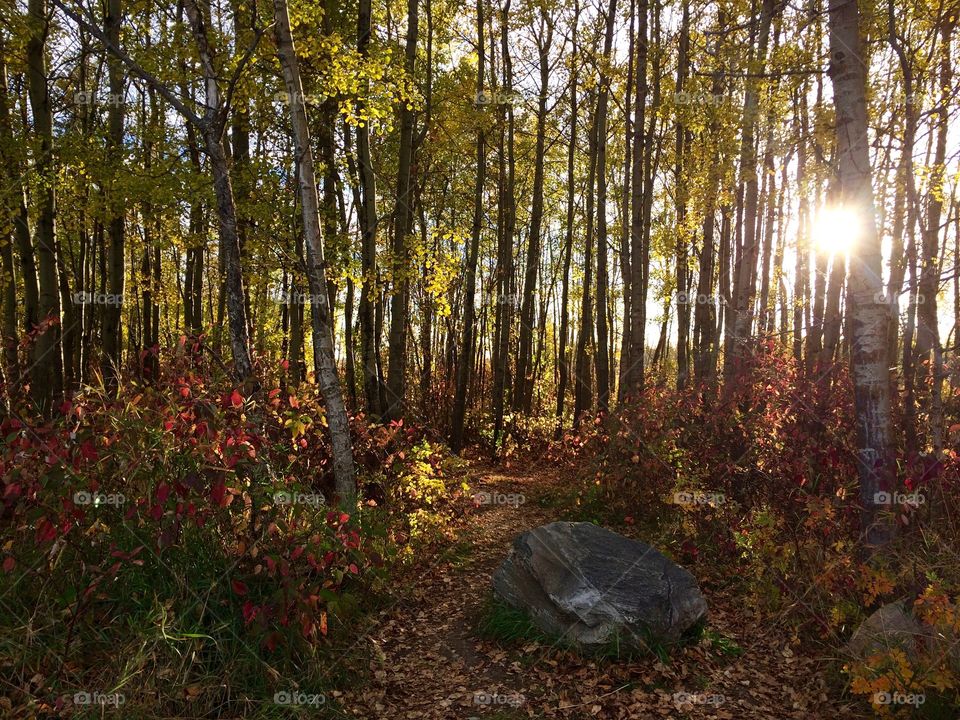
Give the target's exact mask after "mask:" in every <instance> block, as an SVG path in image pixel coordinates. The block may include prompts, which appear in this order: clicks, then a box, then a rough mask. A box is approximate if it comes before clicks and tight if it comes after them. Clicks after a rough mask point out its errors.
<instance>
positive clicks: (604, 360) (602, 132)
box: [596, 0, 617, 413]
mask: <svg viewBox="0 0 960 720" xmlns="http://www.w3.org/2000/svg"><path fill="white" fill-rule="evenodd" d="M616 15H617V0H610V6H609V8H608V9H607V28H606V34H605V35H604V38H603V58H604V62H603V67H604V68H606V67H607V66H608V65H609V62H610V52H611V48H612V46H613V25H614V21H615V20H616ZM609 94H610V80H609V78H608V77H607V76H606V71H603V72H601V74H600V94H599V97H598V99H597V119H596V124H597V130H596V143H597V170H596V173H597V356H596V367H597V404H598V405H599V408H600V412H604V413H605V412H607V411H608V410H609V409H610V356H609V347H608V343H609V337H608V328H607V284H608V281H607V102H608V96H609Z"/></svg>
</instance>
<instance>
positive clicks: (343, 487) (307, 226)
mask: <svg viewBox="0 0 960 720" xmlns="http://www.w3.org/2000/svg"><path fill="white" fill-rule="evenodd" d="M273 11H274V34H275V36H276V42H277V55H278V56H279V58H280V65H281V68H282V69H283V80H284V82H285V83H286V86H287V96H288V98H289V106H290V123H291V125H292V127H293V141H294V146H295V150H294V152H295V153H296V156H297V161H298V162H299V164H300V177H299V180H300V204H301V208H302V211H303V230H304V238H305V240H306V249H307V282H308V284H309V287H310V316H311V319H312V321H313V357H314V365H315V367H316V370H317V380H318V382H319V385H320V392H321V394H322V395H323V402H324V405H325V406H326V410H327V426H328V427H329V429H330V444H331V446H332V448H333V475H334V479H335V481H336V486H337V495H338V496H339V498H340V502H341V503H342V504H344V505H346V506H351V507H352V506H353V505H354V504H355V501H356V493H357V488H356V481H355V478H354V473H355V471H354V465H353V447H352V445H351V442H350V423H349V420H348V418H347V409H346V406H345V405H344V403H343V392H342V390H341V387H340V378H339V377H338V375H337V366H336V360H335V358H334V352H333V328H332V327H331V324H330V319H331V313H330V304H329V296H328V295H327V286H326V282H325V278H324V272H323V263H324V259H323V243H322V242H321V238H320V200H319V197H318V195H317V180H316V173H315V171H314V166H313V150H312V147H311V144H310V128H309V125H308V124H307V110H306V106H305V105H304V96H303V85H302V83H301V81H300V65H299V62H298V60H297V53H296V48H295V47H294V44H293V36H292V35H291V33H290V15H289V12H288V10H287V2H286V0H274V3H273Z"/></svg>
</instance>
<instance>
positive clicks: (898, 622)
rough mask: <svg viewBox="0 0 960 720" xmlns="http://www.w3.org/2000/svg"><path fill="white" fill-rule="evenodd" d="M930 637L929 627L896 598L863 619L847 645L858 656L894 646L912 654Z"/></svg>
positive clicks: (928, 640) (865, 655)
mask: <svg viewBox="0 0 960 720" xmlns="http://www.w3.org/2000/svg"><path fill="white" fill-rule="evenodd" d="M931 638H932V632H931V628H929V627H925V626H923V625H922V624H921V623H920V621H919V620H917V619H916V618H915V617H914V616H913V614H912V613H911V612H910V610H909V609H907V607H906V605H905V603H904V602H903V601H899V602H892V603H889V604H887V605H884V606H883V607H881V608H880V609H879V610H877V611H875V612H874V613H873V614H872V615H871V616H870V617H868V618H867V619H866V620H864V621H863V623H862V624H861V625H860V627H858V628H857V630H856V632H855V633H853V637H852V638H850V643H849V644H848V646H847V649H848V650H849V651H850V652H851V653H852V654H853V655H855V656H857V657H860V658H865V657H867V656H869V655H871V654H873V653H877V652H883V651H885V650H889V649H893V648H897V649H900V650H903V651H905V652H906V653H907V654H908V655H909V656H911V657H913V656H915V655H916V651H917V647H918V646H921V647H922V646H925V645H928V644H929V642H930V639H931Z"/></svg>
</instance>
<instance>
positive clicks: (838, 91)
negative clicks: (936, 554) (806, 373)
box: [828, 0, 894, 549]
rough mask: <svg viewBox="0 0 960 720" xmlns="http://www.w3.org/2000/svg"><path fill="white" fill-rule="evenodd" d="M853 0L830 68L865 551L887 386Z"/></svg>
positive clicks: (840, 17)
mask: <svg viewBox="0 0 960 720" xmlns="http://www.w3.org/2000/svg"><path fill="white" fill-rule="evenodd" d="M859 20H860V11H859V5H858V2H857V0H830V67H829V69H828V73H829V75H830V78H831V80H832V81H833V101H834V106H835V108H836V122H837V131H836V140H837V157H838V160H839V163H838V166H839V181H840V187H839V191H840V199H841V200H842V201H843V203H844V204H845V206H847V207H848V209H850V210H851V211H852V212H855V213H856V214H857V217H858V220H859V222H860V238H859V240H860V242H859V245H858V248H857V252H856V254H855V255H854V256H852V257H851V258H850V282H849V288H850V289H849V301H850V302H849V304H850V307H851V310H852V341H853V343H852V344H853V347H852V356H851V366H852V367H851V371H852V375H853V386H854V407H855V408H856V415H857V447H858V450H859V458H858V466H859V475H860V501H861V503H862V506H863V512H862V517H861V527H862V532H863V541H864V543H865V546H866V548H868V549H871V548H876V547H879V546H882V545H884V544H886V543H888V542H889V541H890V540H891V538H892V536H893V532H894V526H893V524H892V522H890V513H889V512H881V511H889V509H890V508H889V505H890V500H889V495H888V494H884V493H889V492H890V491H892V490H893V484H894V460H893V454H892V450H893V441H892V433H891V426H890V382H889V378H888V374H887V372H888V371H887V368H888V367H889V355H888V352H887V323H888V322H889V319H890V318H889V315H888V312H887V309H886V307H885V306H884V305H883V304H881V303H878V302H876V300H875V296H876V295H877V293H881V292H882V290H883V286H882V284H881V275H880V263H881V255H880V238H879V235H878V234H877V227H876V216H875V209H874V202H873V187H872V185H871V182H872V179H871V174H872V173H871V170H870V145H869V136H868V123H867V102H866V77H865V72H866V70H865V68H866V66H865V65H864V56H863V53H862V51H861V47H862V45H861V37H860V27H859Z"/></svg>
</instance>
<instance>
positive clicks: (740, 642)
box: [335, 466, 867, 720]
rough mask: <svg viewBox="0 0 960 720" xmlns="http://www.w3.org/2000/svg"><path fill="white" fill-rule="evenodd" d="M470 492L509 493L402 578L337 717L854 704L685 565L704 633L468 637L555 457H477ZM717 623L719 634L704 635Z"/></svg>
mask: <svg viewBox="0 0 960 720" xmlns="http://www.w3.org/2000/svg"><path fill="white" fill-rule="evenodd" d="M468 481H469V482H470V485H471V492H474V493H476V492H490V493H501V494H504V495H506V494H511V493H514V494H522V495H523V496H524V502H522V503H520V504H517V505H510V504H489V505H481V506H479V507H477V508H476V510H475V511H474V512H473V513H472V514H471V515H469V516H468V517H467V522H466V526H465V527H464V529H463V531H462V532H461V533H460V535H459V539H458V541H457V542H455V543H454V544H453V545H452V546H451V547H450V548H448V549H447V551H445V552H442V553H440V555H439V557H437V558H434V559H433V560H432V561H431V562H430V563H428V564H427V566H426V567H427V569H426V570H423V571H421V573H420V574H419V575H418V576H416V577H414V578H412V579H411V583H412V585H411V587H410V588H409V589H405V590H403V591H402V592H403V599H402V600H401V601H399V602H397V603H396V604H394V605H392V606H390V607H388V608H386V609H385V610H383V611H382V612H381V614H380V615H379V617H377V618H376V624H375V626H374V627H373V628H372V630H371V631H370V632H369V633H368V634H367V635H366V638H365V640H363V641H362V642H367V643H369V644H370V647H369V651H370V654H371V658H372V659H371V661H370V668H369V671H370V672H369V677H368V678H367V679H366V680H365V681H362V682H360V683H359V684H358V685H357V686H356V687H355V688H353V689H350V690H348V691H346V692H343V693H335V697H336V700H337V705H338V707H339V708H340V710H341V712H342V713H343V715H342V717H348V718H377V719H379V718H384V719H387V718H389V719H396V720H400V719H405V720H447V719H454V718H456V719H458V720H468V719H470V718H497V719H498V720H513V719H515V718H516V719H519V718H527V717H532V718H568V719H570V720H578V719H580V718H611V719H616V720H621V719H623V720H625V719H627V718H630V719H631V720H640V719H642V718H648V717H655V718H729V719H731V720H733V719H734V718H736V719H738V720H739V719H741V718H803V719H804V720H808V719H809V718H811V717H841V718H860V717H867V716H866V715H863V714H861V713H860V712H858V711H856V710H854V709H853V705H852V704H839V703H837V702H835V701H833V700H831V699H829V696H830V695H831V694H833V693H832V692H831V691H830V690H829V689H828V687H827V681H826V662H824V661H823V660H818V659H816V658H812V657H802V656H799V655H798V654H797V652H796V651H795V650H794V649H793V648H792V647H791V644H790V639H789V638H788V637H783V636H782V635H783V633H782V632H780V631H779V629H777V630H775V631H773V629H772V623H771V622H770V620H769V619H767V620H766V622H765V624H764V623H763V622H762V621H761V620H760V618H759V617H756V616H754V614H753V611H752V610H750V609H749V608H748V607H746V604H745V603H744V602H743V599H742V598H737V597H733V596H730V595H727V594H724V593H723V592H722V591H721V590H719V589H718V588H717V587H716V586H715V585H714V584H713V583H711V582H710V581H709V580H705V579H704V578H703V577H700V575H701V572H702V570H703V568H693V571H694V574H696V575H698V579H699V580H700V583H701V588H702V590H703V592H704V594H705V596H706V598H707V602H708V604H709V606H710V620H709V628H710V631H711V637H712V638H714V640H713V641H702V642H701V643H700V644H699V645H695V646H691V647H685V648H680V649H676V650H675V651H674V652H673V654H672V655H671V657H670V659H669V661H668V662H667V663H666V664H664V663H661V662H659V661H658V660H657V659H656V658H645V659H643V660H635V661H630V662H627V661H624V662H612V661H606V660H600V661H598V660H592V659H590V658H583V657H579V656H578V655H576V654H575V653H572V652H568V651H563V650H559V649H556V648H552V647H550V646H547V645H545V644H541V643H537V642H532V641H519V642H517V643H512V644H509V645H503V646H501V645H498V644H497V643H496V642H492V641H489V640H485V639H481V638H479V637H478V635H477V620H478V618H479V616H480V614H481V611H482V609H483V607H484V604H485V602H486V601H487V599H488V597H489V595H490V584H491V575H492V573H493V572H494V570H495V569H496V568H497V566H498V565H499V563H500V562H501V561H502V560H503V558H504V557H505V555H506V553H507V551H508V550H509V547H510V544H511V543H512V542H513V539H514V538H515V537H516V535H517V534H518V533H520V532H522V531H523V530H526V529H529V528H532V527H536V526H538V525H541V524H544V523H547V522H551V521H553V520H557V519H560V514H561V513H560V511H559V509H558V508H556V507H552V506H551V504H550V501H549V498H550V495H551V494H552V491H553V490H554V489H556V488H558V487H559V485H560V484H561V483H562V482H563V481H564V476H563V474H562V473H561V472H559V471H558V470H557V469H556V468H537V469H533V470H531V469H529V468H528V469H527V470H526V471H524V470H519V469H503V468H494V467H491V466H478V467H475V468H474V469H473V470H472V471H471V472H470V477H469V480H468ZM718 637H722V638H724V639H725V640H723V641H720V642H719V643H718V642H717V641H716V638H718Z"/></svg>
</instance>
